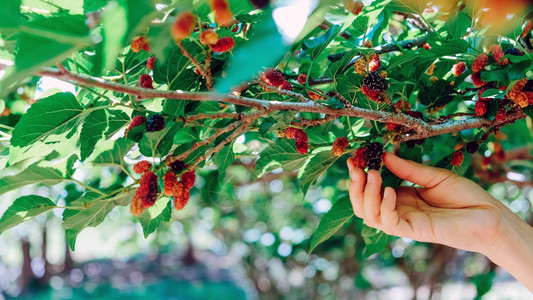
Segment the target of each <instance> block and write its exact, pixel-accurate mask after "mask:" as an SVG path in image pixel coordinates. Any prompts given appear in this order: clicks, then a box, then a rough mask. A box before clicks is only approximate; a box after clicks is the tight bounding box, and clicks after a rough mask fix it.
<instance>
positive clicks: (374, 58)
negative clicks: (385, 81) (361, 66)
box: [368, 54, 381, 72]
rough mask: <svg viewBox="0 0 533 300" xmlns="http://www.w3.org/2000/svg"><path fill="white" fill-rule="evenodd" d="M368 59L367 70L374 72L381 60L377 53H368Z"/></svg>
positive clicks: (379, 65)
mask: <svg viewBox="0 0 533 300" xmlns="http://www.w3.org/2000/svg"><path fill="white" fill-rule="evenodd" d="M369 58H370V61H369V62H368V70H369V71H370V72H375V71H377V70H378V69H379V68H380V67H381V60H380V59H379V55H378V54H370V57H369Z"/></svg>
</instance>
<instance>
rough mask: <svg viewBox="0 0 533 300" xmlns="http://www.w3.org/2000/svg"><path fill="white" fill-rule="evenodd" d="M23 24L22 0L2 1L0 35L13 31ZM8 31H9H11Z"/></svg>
mask: <svg viewBox="0 0 533 300" xmlns="http://www.w3.org/2000/svg"><path fill="white" fill-rule="evenodd" d="M21 22H22V21H21V15H20V0H9V1H2V9H0V33H3V32H10V31H13V30H14V29H16V28H17V27H18V26H19V25H20V24H21ZM6 29H9V31H7V30H6Z"/></svg>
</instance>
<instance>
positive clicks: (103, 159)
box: [88, 138, 135, 166]
mask: <svg viewBox="0 0 533 300" xmlns="http://www.w3.org/2000/svg"><path fill="white" fill-rule="evenodd" d="M133 145H135V143H134V142H132V141H130V140H128V139H125V138H119V139H117V140H114V141H106V142H102V143H99V144H97V145H96V148H95V149H94V153H93V154H92V155H91V158H90V159H89V161H88V162H90V163H93V164H94V165H119V166H122V165H123V162H124V161H123V159H124V156H125V155H126V154H127V153H128V152H129V151H130V150H131V147H133Z"/></svg>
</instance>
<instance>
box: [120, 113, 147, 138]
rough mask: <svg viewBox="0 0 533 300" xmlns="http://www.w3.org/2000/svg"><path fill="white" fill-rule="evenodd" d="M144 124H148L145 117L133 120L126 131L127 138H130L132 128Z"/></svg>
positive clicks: (137, 117)
mask: <svg viewBox="0 0 533 300" xmlns="http://www.w3.org/2000/svg"><path fill="white" fill-rule="evenodd" d="M144 122H146V118H145V117H144V116H136V117H135V118H133V120H131V123H130V126H128V128H127V129H126V133H125V136H126V137H128V132H129V131H130V130H131V129H132V128H134V127H137V126H139V125H142V124H143V123H144Z"/></svg>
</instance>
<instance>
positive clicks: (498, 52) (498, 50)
mask: <svg viewBox="0 0 533 300" xmlns="http://www.w3.org/2000/svg"><path fill="white" fill-rule="evenodd" d="M490 52H491V54H492V57H493V58H494V60H495V61H496V62H499V61H500V60H501V59H502V58H503V56H504V55H505V54H503V50H502V47H500V45H493V46H492V47H491V48H490Z"/></svg>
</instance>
